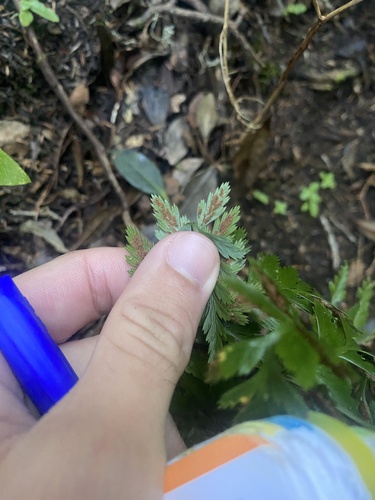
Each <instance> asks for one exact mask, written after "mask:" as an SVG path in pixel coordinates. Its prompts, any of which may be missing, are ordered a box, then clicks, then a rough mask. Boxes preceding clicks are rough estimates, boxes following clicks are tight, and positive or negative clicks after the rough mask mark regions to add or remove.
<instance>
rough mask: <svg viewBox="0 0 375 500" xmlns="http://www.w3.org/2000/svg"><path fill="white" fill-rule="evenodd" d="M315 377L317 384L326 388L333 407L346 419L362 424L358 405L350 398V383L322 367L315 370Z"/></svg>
mask: <svg viewBox="0 0 375 500" xmlns="http://www.w3.org/2000/svg"><path fill="white" fill-rule="evenodd" d="M316 375H317V382H318V383H319V384H322V385H324V386H325V387H326V389H327V391H328V394H329V397H330V398H331V400H332V402H333V403H334V405H335V407H336V408H337V409H338V410H339V411H341V413H343V414H344V415H346V416H347V417H349V418H351V419H353V420H354V421H356V422H358V423H362V422H363V419H362V416H361V414H360V413H359V411H358V405H357V403H356V401H355V399H354V398H353V396H352V386H351V382H350V381H349V380H348V379H344V378H339V377H337V376H336V375H335V374H334V373H332V371H331V370H330V369H329V368H328V367H326V366H322V365H320V366H319V368H318V369H317V371H316Z"/></svg>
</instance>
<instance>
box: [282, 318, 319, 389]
mask: <svg viewBox="0 0 375 500" xmlns="http://www.w3.org/2000/svg"><path fill="white" fill-rule="evenodd" d="M280 331H282V337H281V339H280V341H279V342H278V343H277V345H276V354H277V355H278V356H279V358H280V360H281V361H282V363H283V365H284V366H285V368H286V369H287V370H288V371H289V372H290V373H292V374H293V376H294V379H295V381H296V383H297V384H298V385H300V386H301V387H302V388H303V389H305V390H307V389H310V388H311V387H313V386H314V384H315V381H316V369H317V367H318V365H319V355H318V353H317V352H316V351H315V349H314V348H313V347H312V346H311V345H310V344H309V342H308V341H307V340H306V339H305V338H304V337H303V336H302V333H301V332H298V331H296V329H295V328H290V326H289V325H285V326H284V325H283V327H280Z"/></svg>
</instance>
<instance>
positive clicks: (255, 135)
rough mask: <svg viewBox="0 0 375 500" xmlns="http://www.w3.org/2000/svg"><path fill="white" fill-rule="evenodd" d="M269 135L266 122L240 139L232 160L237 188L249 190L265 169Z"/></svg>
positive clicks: (268, 123) (268, 126) (268, 125)
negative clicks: (241, 187)
mask: <svg viewBox="0 0 375 500" xmlns="http://www.w3.org/2000/svg"><path fill="white" fill-rule="evenodd" d="M270 133H271V132H270V122H269V121H267V122H266V123H265V124H264V125H263V126H262V127H261V128H260V129H258V130H255V131H254V130H249V131H248V132H246V134H245V135H244V136H243V137H242V139H241V141H240V144H239V149H238V151H237V153H236V154H235V156H234V158H233V168H234V176H235V179H236V181H237V183H238V185H239V186H240V185H243V186H245V187H246V188H247V189H248V190H250V189H251V188H252V187H253V185H254V183H255V181H256V180H257V178H258V176H259V174H260V173H261V172H262V170H264V169H265V168H266V167H267V158H266V150H267V145H268V139H269V137H270Z"/></svg>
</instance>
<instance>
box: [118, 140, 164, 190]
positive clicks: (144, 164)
mask: <svg viewBox="0 0 375 500" xmlns="http://www.w3.org/2000/svg"><path fill="white" fill-rule="evenodd" d="M114 164H115V167H116V169H117V171H118V173H119V174H120V175H122V177H123V178H124V179H125V180H126V181H127V182H129V184H131V185H132V186H133V187H135V188H137V189H139V190H140V191H142V192H143V193H148V194H158V195H159V196H161V197H162V198H167V194H166V192H165V189H164V182H163V178H162V176H161V173H160V171H159V169H158V168H157V166H156V165H155V164H154V163H153V162H152V161H150V160H149V159H148V158H147V156H145V155H144V154H143V153H140V152H139V151H137V150H135V149H119V150H117V151H115V153H114Z"/></svg>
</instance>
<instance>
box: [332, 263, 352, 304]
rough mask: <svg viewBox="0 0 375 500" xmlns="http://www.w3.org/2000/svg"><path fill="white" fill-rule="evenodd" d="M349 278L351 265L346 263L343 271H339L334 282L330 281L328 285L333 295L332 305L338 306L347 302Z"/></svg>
mask: <svg viewBox="0 0 375 500" xmlns="http://www.w3.org/2000/svg"><path fill="white" fill-rule="evenodd" d="M348 277H349V264H348V263H345V264H344V265H343V266H341V269H340V270H339V272H338V273H337V275H336V276H335V278H334V279H333V281H330V282H329V284H328V286H329V291H330V293H331V302H332V305H334V306H336V305H338V304H341V302H343V301H344V300H345V297H346V285H347V283H348Z"/></svg>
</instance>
